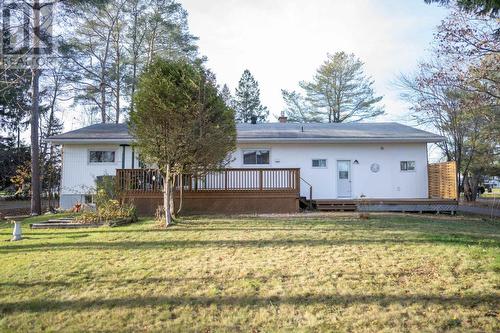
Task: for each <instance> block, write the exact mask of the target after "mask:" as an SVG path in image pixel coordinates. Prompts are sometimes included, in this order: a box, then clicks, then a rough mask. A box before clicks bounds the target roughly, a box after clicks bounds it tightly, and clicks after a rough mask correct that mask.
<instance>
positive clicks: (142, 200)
mask: <svg viewBox="0 0 500 333" xmlns="http://www.w3.org/2000/svg"><path fill="white" fill-rule="evenodd" d="M123 199H124V201H125V202H128V203H132V204H133V205H135V207H136V208H137V213H138V214H139V215H141V216H153V215H155V212H156V210H157V208H158V207H159V206H163V194H162V193H154V194H153V193H152V194H143V195H125V196H124V197H123ZM180 201H181V200H180V194H179V193H176V195H175V200H174V202H175V208H176V210H178V209H179V204H180ZM298 211H299V198H298V196H297V194H295V193H272V192H271V193H269V192H266V193H256V192H248V193H245V192H232V193H229V192H228V193H216V192H207V193H184V194H183V196H182V210H181V214H187V215H192V214H198V215H199V214H209V215H214V214H221V215H230V214H271V213H276V214H279V213H296V212H298Z"/></svg>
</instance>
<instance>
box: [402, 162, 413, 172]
mask: <svg viewBox="0 0 500 333" xmlns="http://www.w3.org/2000/svg"><path fill="white" fill-rule="evenodd" d="M400 165H401V171H415V161H401V164H400Z"/></svg>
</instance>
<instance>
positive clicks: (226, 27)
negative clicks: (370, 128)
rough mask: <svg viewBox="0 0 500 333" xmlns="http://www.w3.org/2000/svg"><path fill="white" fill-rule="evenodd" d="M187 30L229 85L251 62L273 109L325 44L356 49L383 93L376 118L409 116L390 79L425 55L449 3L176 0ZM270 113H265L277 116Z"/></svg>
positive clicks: (320, 57) (318, 59)
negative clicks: (380, 113)
mask: <svg viewBox="0 0 500 333" xmlns="http://www.w3.org/2000/svg"><path fill="white" fill-rule="evenodd" d="M179 1H180V2H181V3H182V4H183V6H184V8H186V9H187V11H188V12H189V25H190V29H191V32H192V33H193V34H194V35H196V36H198V37H199V38H200V41H199V46H200V51H201V53H202V54H204V55H206V56H208V58H209V62H208V67H209V68H211V69H212V70H213V71H214V72H215V74H216V75H217V79H218V82H219V83H220V84H221V85H222V84H224V83H226V84H228V86H229V87H230V88H231V90H232V91H233V92H234V88H235V87H236V86H237V84H238V81H239V79H240V77H241V74H242V73H243V71H244V70H245V69H249V70H250V71H251V72H252V74H253V75H254V76H255V78H256V79H257V81H258V82H259V85H260V90H261V100H262V102H263V104H264V105H266V106H267V107H269V109H270V112H271V115H274V116H278V115H279V114H280V112H281V110H282V109H283V106H284V105H283V102H282V98H281V89H282V88H285V89H297V88H298V87H297V84H298V82H299V81H300V80H309V79H311V77H312V75H313V74H314V71H315V70H316V68H318V67H319V65H320V64H321V63H322V62H323V61H324V60H325V59H326V54H327V52H330V53H334V52H336V51H346V52H353V53H354V54H356V56H358V57H359V58H360V59H361V60H362V61H364V62H365V71H366V73H367V74H369V75H371V76H372V78H373V79H374V80H375V89H376V93H377V94H379V95H383V96H384V99H383V104H384V105H385V106H386V111H387V115H385V116H382V117H379V119H377V120H379V121H399V122H403V123H404V122H406V123H408V122H409V120H410V119H409V117H408V114H407V111H406V110H407V107H406V106H405V105H404V103H403V102H402V101H401V100H400V98H399V92H398V91H397V88H396V87H394V85H393V84H392V83H391V82H393V81H394V80H395V78H396V77H397V76H398V75H399V73H401V72H411V71H412V70H413V69H414V68H415V66H416V64H417V62H418V60H420V59H423V58H424V57H425V56H426V51H427V50H428V49H429V44H430V42H431V41H432V37H433V32H434V31H435V27H436V26H437V25H438V24H439V23H440V21H441V20H442V19H443V18H444V17H445V16H446V14H447V11H446V10H445V9H444V8H441V7H438V6H436V5H426V4H425V3H424V0H378V1H376V0H309V1H305V0H300V1H299V0H286V1H270V0H211V1H203V0H179ZM274 116H271V117H270V119H269V120H270V121H276V118H275V117H274Z"/></svg>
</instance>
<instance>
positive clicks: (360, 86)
mask: <svg viewBox="0 0 500 333" xmlns="http://www.w3.org/2000/svg"><path fill="white" fill-rule="evenodd" d="M373 84H374V81H373V80H372V79H371V78H370V77H368V76H366V75H365V74H364V71H363V62H362V61H361V60H359V59H358V58H356V56H355V55H354V54H347V53H345V52H336V53H335V54H328V59H327V60H326V61H325V62H324V63H323V64H322V65H321V66H320V67H319V68H318V70H317V71H316V74H315V75H314V77H313V80H312V81H311V82H304V81H303V82H300V87H301V88H302V89H304V91H305V92H306V95H307V100H308V101H309V102H310V103H311V104H312V105H313V106H314V107H315V108H316V111H317V112H318V114H321V115H322V117H323V118H324V121H327V122H329V123H342V122H356V121H361V120H365V119H370V118H374V117H377V116H379V115H382V114H384V109H383V108H382V107H381V106H378V105H377V103H378V102H380V101H381V100H382V96H375V92H374V89H373Z"/></svg>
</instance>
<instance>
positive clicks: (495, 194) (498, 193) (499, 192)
mask: <svg viewBox="0 0 500 333" xmlns="http://www.w3.org/2000/svg"><path fill="white" fill-rule="evenodd" d="M481 198H488V199H493V198H496V199H500V188H494V189H492V191H491V193H488V191H486V192H484V193H483V194H481Z"/></svg>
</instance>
